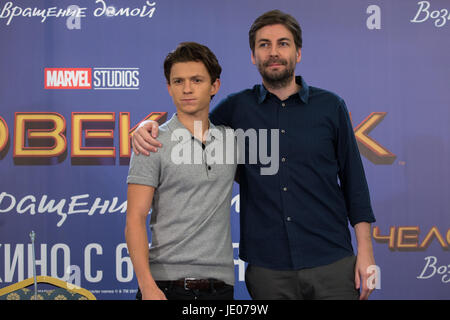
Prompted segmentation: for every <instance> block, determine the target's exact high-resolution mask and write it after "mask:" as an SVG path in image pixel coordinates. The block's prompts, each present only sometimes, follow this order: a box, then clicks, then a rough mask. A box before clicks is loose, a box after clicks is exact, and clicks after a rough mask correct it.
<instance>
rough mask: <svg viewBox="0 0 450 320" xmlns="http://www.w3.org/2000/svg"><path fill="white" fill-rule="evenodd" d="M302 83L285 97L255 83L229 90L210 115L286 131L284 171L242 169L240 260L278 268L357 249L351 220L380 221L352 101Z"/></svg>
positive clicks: (218, 120) (282, 136) (325, 260)
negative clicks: (351, 115) (354, 122)
mask: <svg viewBox="0 0 450 320" xmlns="http://www.w3.org/2000/svg"><path fill="white" fill-rule="evenodd" d="M296 81H297V83H298V84H299V85H301V89H300V91H299V92H298V93H296V94H294V95H292V96H290V97H289V98H288V99H286V100H284V101H281V100H280V99H278V97H276V96H275V95H273V94H271V93H270V92H269V91H267V90H266V89H265V87H264V86H263V85H255V86H254V87H253V88H252V89H247V90H243V91H241V92H238V93H235V94H231V95H229V96H228V97H227V98H225V99H224V100H222V101H221V102H220V103H219V104H218V105H217V106H216V107H215V108H214V110H212V112H211V115H210V119H211V121H212V122H213V123H214V124H217V125H226V126H230V127H232V128H233V129H242V130H244V131H245V130H248V129H256V132H257V133H259V132H260V131H258V129H268V130H270V129H278V130H279V169H278V172H277V173H276V174H273V175H261V168H262V167H267V166H268V165H263V164H262V163H261V162H260V161H259V160H260V159H258V162H257V163H256V164H255V163H253V164H252V163H248V162H249V161H248V160H247V161H246V163H245V164H243V165H240V168H239V183H240V228H241V231H240V248H239V255H240V258H241V259H242V260H244V261H247V262H248V263H250V264H255V265H258V266H261V267H266V268H271V269H278V270H297V269H302V268H309V267H315V266H320V265H326V264H330V263H333V262H334V261H336V260H338V259H340V258H343V257H346V256H349V255H352V254H353V248H352V244H351V236H350V231H349V227H348V222H349V221H350V224H351V225H352V226H354V225H355V224H357V223H359V222H374V221H375V218H374V215H373V212H372V208H371V204H370V197H369V191H368V186H367V182H366V178H365V174H364V169H363V165H362V162H361V158H360V154H359V151H358V147H357V143H356V140H355V136H354V132H353V128H352V125H351V122H350V118H349V115H348V111H347V108H346V106H345V103H344V101H343V100H342V99H341V98H340V97H339V96H337V95H336V94H334V93H332V92H329V91H326V90H323V89H319V88H315V87H309V86H308V85H307V84H306V83H305V81H304V80H303V79H302V77H296ZM267 136H269V137H270V133H268V134H267ZM267 141H268V150H269V154H270V150H272V148H271V145H270V141H271V140H270V138H267ZM246 143H247V145H246V148H247V150H248V139H247V140H246ZM247 159H248V158H247Z"/></svg>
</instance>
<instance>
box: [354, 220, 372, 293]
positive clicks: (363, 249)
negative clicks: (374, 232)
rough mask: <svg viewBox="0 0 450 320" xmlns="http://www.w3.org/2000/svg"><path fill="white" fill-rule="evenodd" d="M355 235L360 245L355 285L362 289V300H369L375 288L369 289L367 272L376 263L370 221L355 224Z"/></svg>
mask: <svg viewBox="0 0 450 320" xmlns="http://www.w3.org/2000/svg"><path fill="white" fill-rule="evenodd" d="M355 235H356V241H357V245H358V255H357V257H356V266H355V286H356V289H361V291H360V300H367V299H368V298H369V295H370V294H371V293H372V291H373V289H369V287H368V283H367V279H368V278H369V276H370V274H369V273H368V272H367V271H368V270H367V268H368V267H369V266H372V265H375V258H374V256H373V247H372V237H371V235H370V223H368V222H360V223H357V224H356V225H355Z"/></svg>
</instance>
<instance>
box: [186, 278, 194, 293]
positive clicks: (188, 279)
mask: <svg viewBox="0 0 450 320" xmlns="http://www.w3.org/2000/svg"><path fill="white" fill-rule="evenodd" d="M190 280H196V279H195V278H184V290H190V288H188V287H187V282H186V281H190Z"/></svg>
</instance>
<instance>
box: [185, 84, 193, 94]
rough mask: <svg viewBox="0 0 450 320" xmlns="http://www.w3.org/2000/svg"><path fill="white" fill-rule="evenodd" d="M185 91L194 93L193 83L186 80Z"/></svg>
mask: <svg viewBox="0 0 450 320" xmlns="http://www.w3.org/2000/svg"><path fill="white" fill-rule="evenodd" d="M183 93H192V85H191V82H190V81H185V82H184V87H183Z"/></svg>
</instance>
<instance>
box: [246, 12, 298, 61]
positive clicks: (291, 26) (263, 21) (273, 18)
mask: <svg viewBox="0 0 450 320" xmlns="http://www.w3.org/2000/svg"><path fill="white" fill-rule="evenodd" d="M274 24H282V25H283V26H285V27H286V28H287V29H288V30H289V31H290V32H291V33H292V36H293V37H294V42H295V47H296V49H299V48H301V47H302V29H301V28H300V25H299V23H298V21H297V20H296V19H295V18H294V17H293V16H291V15H290V14H287V13H284V12H281V11H280V10H271V11H268V12H266V13H264V14H263V15H261V16H259V17H258V18H256V20H255V21H254V22H253V24H252V26H251V27H250V31H249V32H248V40H249V43H250V49H252V52H255V40H256V32H257V31H258V30H259V29H261V28H263V27H265V26H270V25H274Z"/></svg>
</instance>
